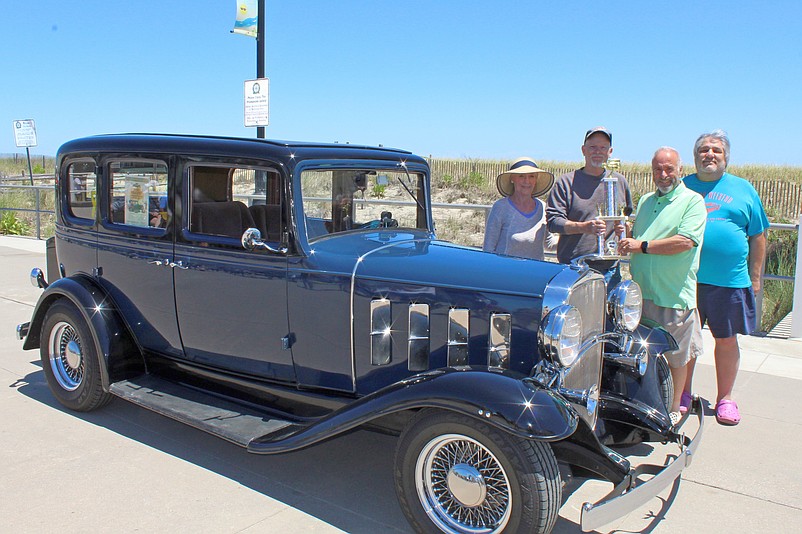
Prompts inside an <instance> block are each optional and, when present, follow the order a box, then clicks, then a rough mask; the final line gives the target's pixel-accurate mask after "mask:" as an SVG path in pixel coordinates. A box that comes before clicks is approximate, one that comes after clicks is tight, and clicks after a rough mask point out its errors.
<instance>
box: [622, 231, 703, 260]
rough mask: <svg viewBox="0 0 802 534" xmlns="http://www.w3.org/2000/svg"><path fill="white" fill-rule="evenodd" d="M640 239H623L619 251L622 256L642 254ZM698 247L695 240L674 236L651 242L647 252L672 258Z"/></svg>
mask: <svg viewBox="0 0 802 534" xmlns="http://www.w3.org/2000/svg"><path fill="white" fill-rule="evenodd" d="M642 243H643V241H642V240H640V239H633V238H631V237H628V238H626V239H622V240H621V241H620V242H619V243H618V251H619V252H620V253H621V254H642V253H643V251H642V249H641V244H642ZM695 246H696V243H694V242H693V239H690V238H687V237H685V236H684V235H672V236H671V237H664V238H663V239H654V240H652V241H649V245H648V247H647V249H646V250H647V251H648V252H649V254H661V255H663V256H670V255H672V254H679V253H680V252H685V251H686V250H690V249H692V248H693V247H695Z"/></svg>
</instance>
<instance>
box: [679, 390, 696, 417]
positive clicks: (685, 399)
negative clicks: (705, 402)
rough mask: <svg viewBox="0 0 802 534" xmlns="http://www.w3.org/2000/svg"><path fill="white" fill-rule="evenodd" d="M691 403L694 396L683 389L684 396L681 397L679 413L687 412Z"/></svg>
mask: <svg viewBox="0 0 802 534" xmlns="http://www.w3.org/2000/svg"><path fill="white" fill-rule="evenodd" d="M691 404H693V397H691V394H690V393H688V392H687V391H683V392H682V396H681V397H680V398H679V413H682V414H684V413H686V412H687V411H688V408H690V407H691Z"/></svg>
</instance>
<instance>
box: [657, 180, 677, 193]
mask: <svg viewBox="0 0 802 534" xmlns="http://www.w3.org/2000/svg"><path fill="white" fill-rule="evenodd" d="M677 184H679V180H674V181H673V182H671V185H670V186H668V187H660V186H659V185H658V186H657V190H658V191H660V192H661V193H663V194H664V195H667V194H669V193H670V192H672V191H673V190H674V188H676V187H677Z"/></svg>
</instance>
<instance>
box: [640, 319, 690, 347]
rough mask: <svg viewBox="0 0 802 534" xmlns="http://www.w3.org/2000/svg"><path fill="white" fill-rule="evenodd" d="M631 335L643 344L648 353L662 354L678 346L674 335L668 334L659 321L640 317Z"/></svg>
mask: <svg viewBox="0 0 802 534" xmlns="http://www.w3.org/2000/svg"><path fill="white" fill-rule="evenodd" d="M633 336H634V337H635V339H637V340H639V342H640V343H641V344H642V345H644V346H645V348H646V350H647V351H649V354H663V353H664V352H671V351H673V350H677V349H678V348H679V345H678V344H677V341H676V340H675V339H674V336H672V335H671V334H669V333H668V331H667V330H666V329H665V328H663V327H662V326H660V324H659V323H656V322H654V321H651V320H649V319H641V322H640V324H639V325H638V328H637V329H636V330H635V332H634V334H633Z"/></svg>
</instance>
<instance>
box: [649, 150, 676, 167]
mask: <svg viewBox="0 0 802 534" xmlns="http://www.w3.org/2000/svg"><path fill="white" fill-rule="evenodd" d="M660 152H672V153H673V154H674V155H675V156H677V170H679V169H680V168H681V167H682V157H680V155H679V150H677V149H676V148H674V147H673V146H661V147H660V148H658V149H657V150H655V151H654V155H653V156H652V160H654V158H656V157H657V154H659V153H660Z"/></svg>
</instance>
